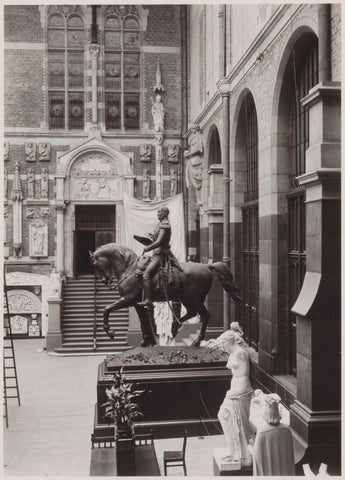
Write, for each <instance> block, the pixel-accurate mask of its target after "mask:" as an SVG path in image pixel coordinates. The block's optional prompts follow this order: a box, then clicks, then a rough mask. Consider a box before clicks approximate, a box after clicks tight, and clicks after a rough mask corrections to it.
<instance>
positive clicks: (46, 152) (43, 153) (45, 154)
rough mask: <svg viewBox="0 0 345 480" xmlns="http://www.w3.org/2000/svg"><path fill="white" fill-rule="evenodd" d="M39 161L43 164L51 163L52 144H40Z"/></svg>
mask: <svg viewBox="0 0 345 480" xmlns="http://www.w3.org/2000/svg"><path fill="white" fill-rule="evenodd" d="M38 160H40V161H41V162H49V160H50V143H39V144H38Z"/></svg>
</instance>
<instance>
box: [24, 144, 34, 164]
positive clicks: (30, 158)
mask: <svg viewBox="0 0 345 480" xmlns="http://www.w3.org/2000/svg"><path fill="white" fill-rule="evenodd" d="M24 148H25V160H26V161H27V162H36V143H26V144H25V147H24Z"/></svg>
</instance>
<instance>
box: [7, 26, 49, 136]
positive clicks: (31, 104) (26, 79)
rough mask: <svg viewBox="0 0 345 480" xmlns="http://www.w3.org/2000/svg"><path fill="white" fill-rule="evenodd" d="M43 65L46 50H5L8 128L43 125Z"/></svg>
mask: <svg viewBox="0 0 345 480" xmlns="http://www.w3.org/2000/svg"><path fill="white" fill-rule="evenodd" d="M19 30H20V29H19ZM43 65H44V56H43V51H34V50H5V58H4V71H5V75H4V87H5V101H4V107H5V114H4V123H5V127H28V128H32V127H39V126H40V122H41V121H42V120H43V118H44V117H43V105H42V101H43V96H42V86H43Z"/></svg>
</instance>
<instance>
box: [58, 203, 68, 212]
mask: <svg viewBox="0 0 345 480" xmlns="http://www.w3.org/2000/svg"><path fill="white" fill-rule="evenodd" d="M55 209H56V211H57V212H58V213H64V211H65V209H66V205H65V203H56V204H55Z"/></svg>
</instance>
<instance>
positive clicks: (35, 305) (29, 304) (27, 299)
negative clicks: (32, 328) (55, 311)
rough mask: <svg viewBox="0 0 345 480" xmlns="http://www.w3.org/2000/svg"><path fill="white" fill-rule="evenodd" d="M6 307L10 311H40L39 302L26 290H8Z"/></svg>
mask: <svg viewBox="0 0 345 480" xmlns="http://www.w3.org/2000/svg"><path fill="white" fill-rule="evenodd" d="M8 307H9V311H10V313H40V312H41V302H40V300H39V299H38V298H37V297H36V295H34V294H33V293H32V292H29V291H28V290H24V289H19V290H10V291H9V292H8Z"/></svg>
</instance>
